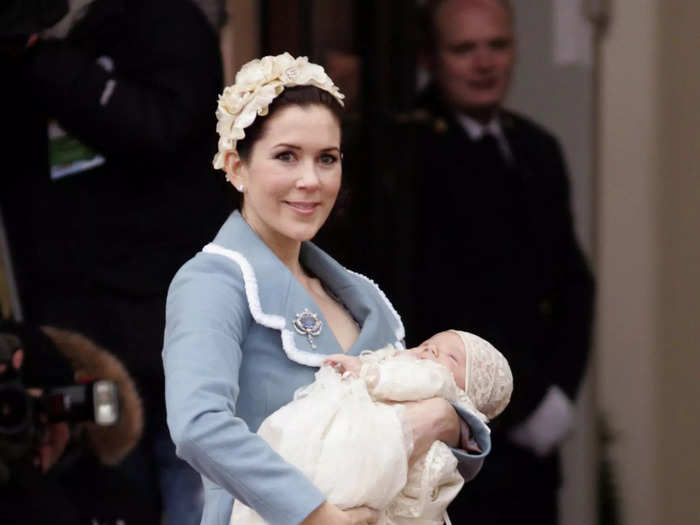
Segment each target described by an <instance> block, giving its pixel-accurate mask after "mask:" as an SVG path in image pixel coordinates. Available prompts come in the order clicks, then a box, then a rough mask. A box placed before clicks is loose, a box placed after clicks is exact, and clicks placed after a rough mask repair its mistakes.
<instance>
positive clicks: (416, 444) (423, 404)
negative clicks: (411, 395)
mask: <svg viewBox="0 0 700 525" xmlns="http://www.w3.org/2000/svg"><path fill="white" fill-rule="evenodd" d="M404 406H405V408H406V410H405V412H404V424H406V425H408V426H409V427H410V429H411V431H412V433H413V451H412V452H411V456H410V457H409V459H408V462H409V464H412V463H413V461H414V460H415V459H416V458H418V457H419V456H421V455H422V454H424V453H425V452H427V451H428V449H429V448H430V446H431V445H432V444H433V443H434V442H435V441H442V442H444V443H446V444H447V445H449V446H451V447H456V446H458V444H459V436H460V419H459V416H458V415H457V412H455V409H454V408H453V407H452V405H451V404H450V403H449V402H448V401H446V400H445V399H443V398H441V397H433V398H431V399H425V400H423V401H415V402H409V403H404Z"/></svg>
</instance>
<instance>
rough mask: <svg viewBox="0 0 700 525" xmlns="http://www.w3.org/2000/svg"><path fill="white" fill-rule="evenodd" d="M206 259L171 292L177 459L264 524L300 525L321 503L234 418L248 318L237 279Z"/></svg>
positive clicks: (166, 355) (169, 337)
mask: <svg viewBox="0 0 700 525" xmlns="http://www.w3.org/2000/svg"><path fill="white" fill-rule="evenodd" d="M209 257H210V256H208V255H206V254H200V255H198V256H197V257H196V258H195V259H194V260H193V261H191V262H190V263H188V265H186V266H185V267H183V269H181V270H180V272H179V273H178V275H177V276H176V277H175V279H174V281H173V283H172V285H171V287H170V291H169V293H168V300H167V310H166V331H165V346H164V350H163V360H164V366H165V378H166V406H167V414H168V426H169V428H170V432H171V435H172V438H173V441H174V442H175V445H176V450H177V454H178V455H179V456H180V457H182V458H183V459H185V460H186V461H187V462H188V463H190V464H191V465H192V466H193V467H194V468H195V469H196V470H197V471H198V472H199V473H201V474H202V475H203V476H205V477H206V478H208V479H210V480H211V481H213V482H215V483H216V484H218V485H219V486H221V487H223V488H224V489H225V490H227V491H228V492H230V493H231V494H232V495H233V496H234V498H236V499H239V500H241V501H242V502H243V503H245V504H246V505H247V506H249V507H251V508H253V509H254V510H255V511H256V512H258V513H259V514H260V515H261V516H262V517H263V518H264V519H265V521H266V522H267V523H270V524H273V525H282V524H289V523H300V522H301V521H303V520H304V519H305V518H306V517H307V516H308V515H309V514H310V513H311V512H312V511H313V510H314V509H315V508H316V507H318V506H319V505H320V504H321V503H322V502H323V501H324V500H325V497H324V496H323V494H321V493H320V492H319V491H318V489H317V488H316V487H314V486H313V484H312V483H311V482H310V481H309V480H308V479H307V478H306V477H305V476H304V475H303V474H302V473H301V472H300V471H298V470H297V469H296V468H294V467H293V466H291V465H290V464H288V463H286V462H285V461H284V460H283V459H282V458H281V457H280V456H279V455H278V454H277V453H276V452H274V451H273V450H272V449H271V448H270V446H269V445H268V444H267V443H266V442H265V441H264V440H263V439H262V438H260V437H259V436H257V435H256V434H254V433H252V432H251V431H250V429H249V428H248V426H247V425H246V423H245V422H244V421H243V420H242V419H240V418H239V417H237V416H236V414H235V407H236V400H237V397H238V393H239V387H238V374H239V369H240V365H241V360H242V357H243V355H242V343H243V341H244V340H245V338H246V335H247V327H248V325H249V323H250V322H251V318H250V314H249V312H248V306H247V302H246V298H245V292H244V289H243V283H242V278H241V277H240V275H238V274H234V273H233V272H234V270H232V269H229V268H225V267H224V266H221V265H219V263H218V261H209V260H206V258H209ZM199 263H203V264H199ZM197 264H199V266H197Z"/></svg>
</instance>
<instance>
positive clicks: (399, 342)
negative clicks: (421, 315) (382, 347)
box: [346, 268, 406, 350]
mask: <svg viewBox="0 0 700 525" xmlns="http://www.w3.org/2000/svg"><path fill="white" fill-rule="evenodd" d="M346 271H347V272H348V273H350V274H352V275H354V276H356V277H359V278H360V279H363V280H365V281H367V282H368V283H369V284H371V285H372V286H374V288H375V289H376V290H377V293H378V294H379V297H381V298H382V300H383V301H384V303H385V304H386V307H387V308H388V309H389V311H390V312H391V313H392V314H393V315H394V317H395V318H396V322H397V325H398V326H397V328H396V330H395V331H394V334H395V335H396V343H395V344H394V346H395V347H396V348H399V349H402V350H403V348H404V344H403V340H404V339H405V338H406V329H405V328H404V326H403V321H401V316H400V315H399V313H398V312H397V311H396V309H395V308H394V305H393V304H391V301H389V298H388V297H387V296H386V294H385V293H384V292H383V291H382V289H381V288H379V285H377V283H375V282H374V281H373V280H372V279H370V278H369V277H366V276H364V275H362V274H361V273H357V272H353V271H352V270H348V269H347V268H346Z"/></svg>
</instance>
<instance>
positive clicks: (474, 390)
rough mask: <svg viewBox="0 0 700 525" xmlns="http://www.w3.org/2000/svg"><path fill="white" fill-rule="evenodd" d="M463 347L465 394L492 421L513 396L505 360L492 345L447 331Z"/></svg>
mask: <svg viewBox="0 0 700 525" xmlns="http://www.w3.org/2000/svg"><path fill="white" fill-rule="evenodd" d="M450 331H451V332H454V333H455V334H457V335H458V336H459V337H460V339H461V340H462V343H463V344H464V351H465V355H466V363H467V364H466V370H465V374H464V391H465V392H466V394H467V397H468V398H469V401H471V403H473V405H474V408H476V410H477V411H478V412H479V413H481V414H483V415H484V416H486V418H487V419H493V418H494V417H496V416H497V415H498V414H500V413H501V412H502V411H503V409H504V408H506V406H508V403H509V402H510V396H511V394H512V392H513V374H512V373H511V371H510V366H509V365H508V360H507V359H506V358H505V357H504V356H503V354H501V352H499V351H498V350H496V349H495V348H494V347H493V345H491V343H489V342H488V341H485V340H484V339H482V338H481V337H478V336H476V335H474V334H470V333H469V332H462V331H459V330H450Z"/></svg>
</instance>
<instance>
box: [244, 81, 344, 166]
mask: <svg viewBox="0 0 700 525" xmlns="http://www.w3.org/2000/svg"><path fill="white" fill-rule="evenodd" d="M315 105H320V106H324V107H327V108H328V109H329V110H330V112H331V113H333V115H334V116H335V117H336V119H337V120H338V125H340V121H341V115H342V113H343V106H341V105H340V103H339V102H338V100H337V99H336V98H335V97H334V96H333V95H331V94H330V93H328V91H326V90H323V89H320V88H317V87H316V86H294V87H290V88H286V89H285V90H284V91H282V93H280V94H279V95H278V96H277V97H276V98H275V99H274V100H273V101H272V102H271V103H270V107H269V110H268V113H267V115H265V116H264V117H261V116H259V115H258V116H257V117H256V118H255V120H254V121H253V123H252V124H251V125H250V126H248V127H247V128H246V129H245V138H243V139H242V140H239V141H238V142H237V144H236V149H237V150H238V156H239V157H240V158H241V160H242V161H243V162H248V160H249V158H250V153H251V151H252V149H253V146H254V145H255V143H256V142H257V141H258V140H259V139H260V138H261V137H262V136H263V135H264V134H265V129H266V128H265V127H266V124H267V122H268V121H269V120H270V117H271V116H272V115H274V114H275V113H276V112H278V111H279V110H280V109H282V108H285V107H287V106H301V107H308V106H315Z"/></svg>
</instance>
